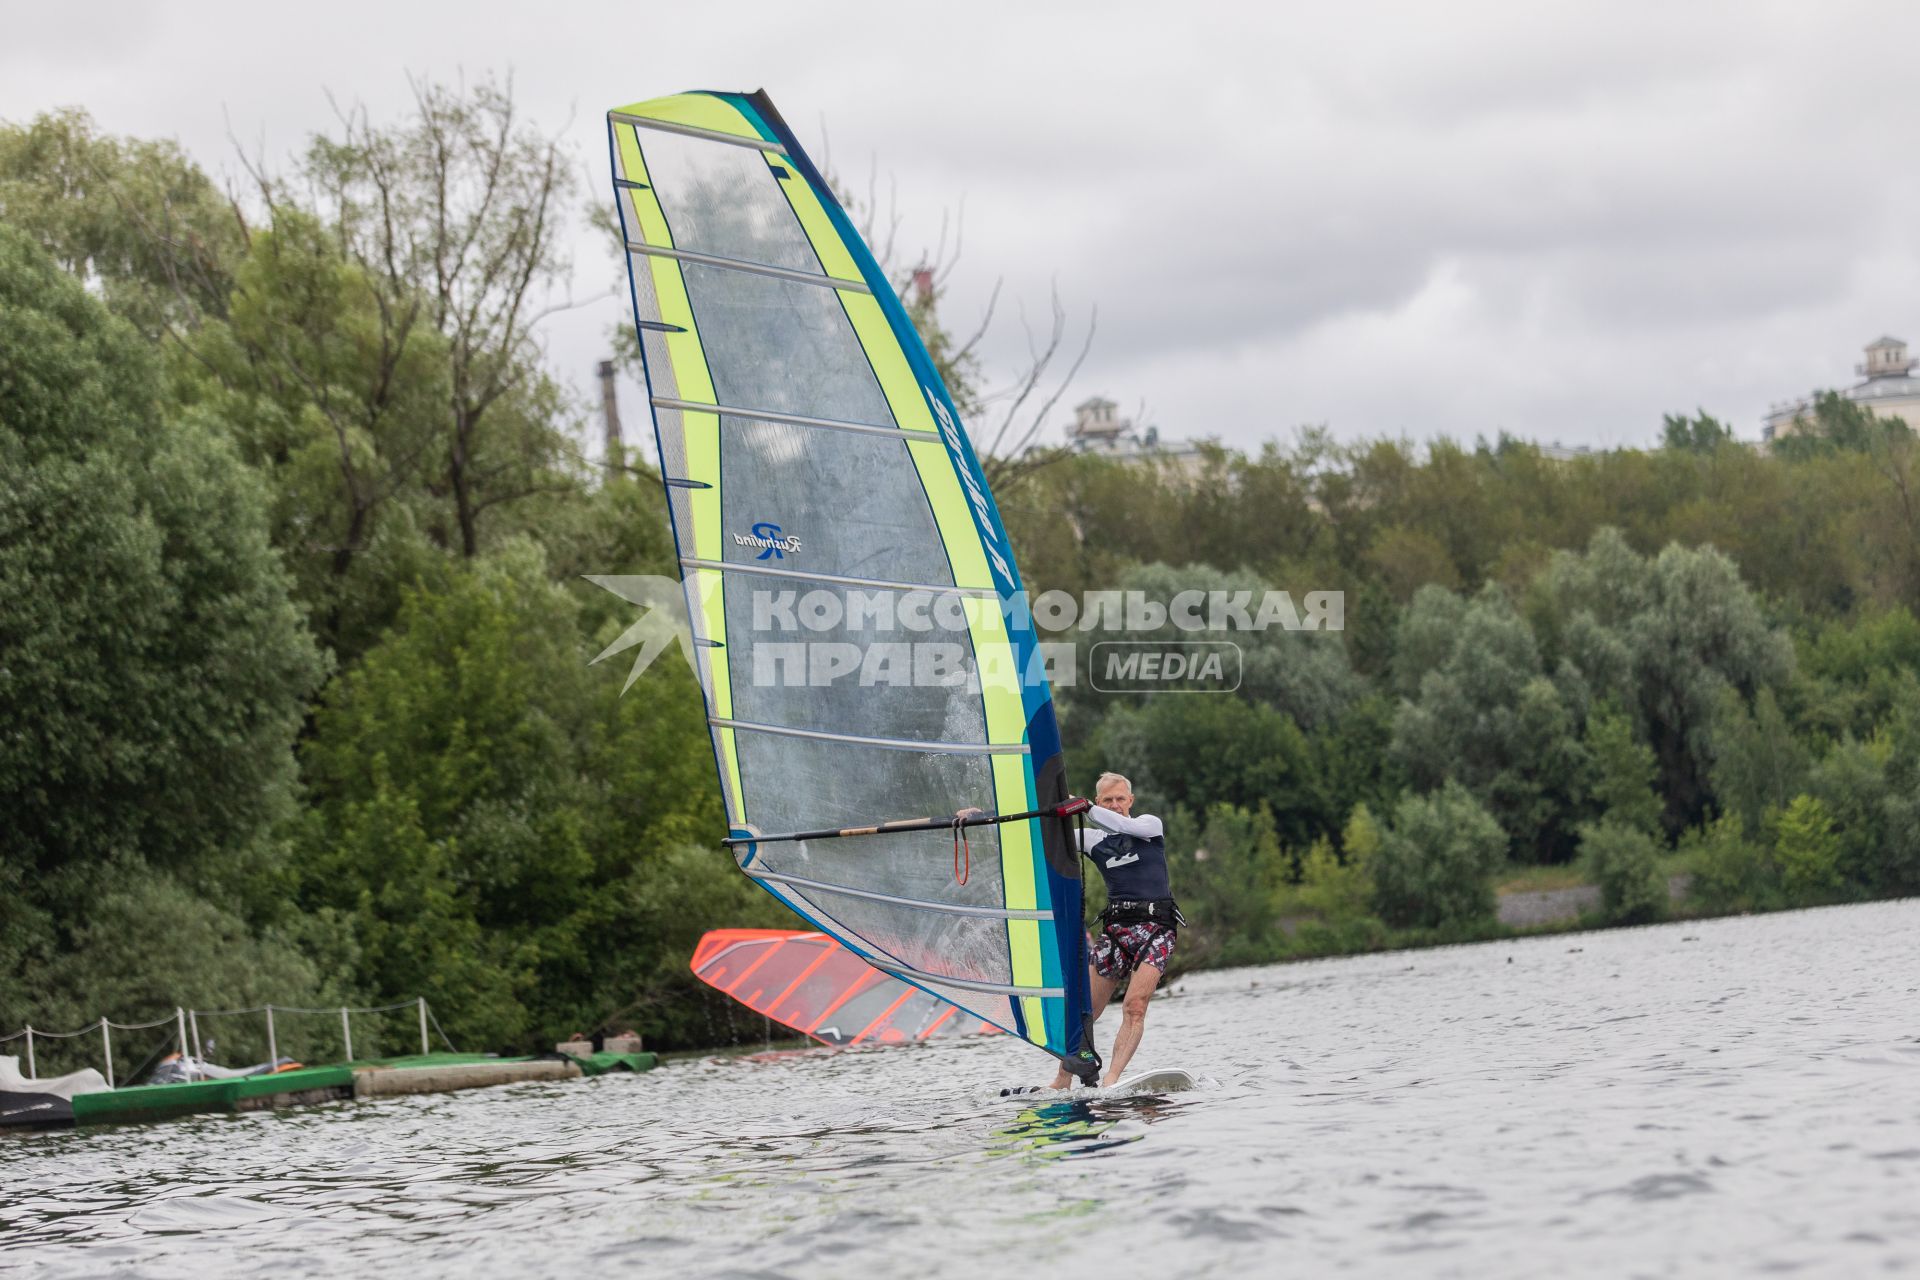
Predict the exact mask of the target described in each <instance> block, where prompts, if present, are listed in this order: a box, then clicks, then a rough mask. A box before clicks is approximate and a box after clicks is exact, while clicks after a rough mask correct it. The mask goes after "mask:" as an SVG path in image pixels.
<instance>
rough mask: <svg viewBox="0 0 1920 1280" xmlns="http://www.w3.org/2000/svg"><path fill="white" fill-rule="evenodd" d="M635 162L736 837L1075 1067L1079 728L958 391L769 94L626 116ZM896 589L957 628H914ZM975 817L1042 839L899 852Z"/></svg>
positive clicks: (944, 992) (642, 247)
mask: <svg viewBox="0 0 1920 1280" xmlns="http://www.w3.org/2000/svg"><path fill="white" fill-rule="evenodd" d="M609 149H610V152H611V155H612V159H613V167H614V177H615V179H616V183H615V185H614V192H613V194H614V199H615V202H616V205H617V207H618V209H619V212H620V219H621V223H622V231H623V237H624V239H625V240H626V241H627V244H628V248H629V254H628V258H627V262H628V268H629V276H630V280H631V283H632V293H633V303H634V312H635V318H636V321H637V327H638V330H639V337H640V348H641V356H642V363H643V366H644V368H645V371H646V378H647V388H648V399H649V404H650V408H651V410H652V413H653V419H654V427H655V438H656V441H657V442H658V445H659V450H660V460H661V468H662V472H663V475H665V476H669V477H672V482H670V483H669V484H668V485H667V489H666V492H667V498H668V511H669V515H670V518H671V520H672V524H673V533H674V540H675V544H676V555H677V557H678V559H679V562H680V564H681V566H682V570H683V574H684V580H685V582H686V586H687V601H688V618H689V621H690V623H691V626H692V630H693V635H694V638H695V640H696V641H697V642H699V644H698V646H697V647H696V649H695V651H694V652H695V656H696V669H697V674H698V675H699V678H700V682H701V688H702V692H703V694H704V695H705V698H706V703H707V716H708V723H709V725H710V727H711V729H712V735H713V748H714V756H715V763H716V766H717V768H718V772H719V777H720V781H721V794H722V799H723V802H724V805H725V809H726V814H727V821H728V827H729V831H728V833H727V834H728V843H730V844H731V845H732V846H733V848H734V853H735V856H736V858H737V859H738V861H739V862H740V865H741V868H742V870H743V871H745V872H746V873H747V874H748V875H749V876H750V877H752V878H753V879H754V880H755V881H756V882H757V883H759V884H760V885H761V887H762V888H764V889H765V890H766V891H767V892H769V893H771V894H772V895H773V896H774V897H776V898H778V899H779V900H780V901H782V902H783V903H785V904H786V905H787V906H788V907H790V908H792V909H793V910H794V911H795V912H796V913H798V914H799V915H801V916H802V917H803V918H804V919H806V920H807V921H808V922H809V923H811V924H813V925H814V926H816V927H818V928H820V929H822V930H824V931H825V932H827V933H828V934H830V935H831V936H832V937H833V938H835V939H837V940H838V941H839V942H840V943H841V944H842V945H843V946H844V948H845V949H846V950H847V952H849V953H852V954H855V955H857V956H859V957H861V958H863V962H871V963H873V964H875V965H876V966H878V967H880V968H882V969H885V970H886V971H887V972H890V973H893V974H895V975H896V976H897V977H898V978H899V979H900V980H902V981H905V982H908V983H911V984H913V985H915V986H917V987H920V988H923V989H924V990H925V991H927V992H928V993H930V994H932V995H935V996H939V997H941V998H942V999H945V1000H949V1001H951V1002H952V1003H954V1004H957V1005H958V1006H960V1007H961V1008H962V1009H964V1010H966V1011H967V1013H968V1014H969V1015H970V1016H973V1017H977V1018H979V1019H982V1020H984V1021H986V1022H988V1023H991V1024H993V1025H995V1026H998V1027H1000V1028H1002V1029H1004V1030H1007V1031H1009V1032H1012V1033H1013V1034H1015V1035H1017V1036H1020V1037H1022V1038H1024V1039H1026V1040H1028V1041H1030V1042H1031V1043H1033V1044H1035V1045H1037V1046H1039V1047H1041V1048H1044V1049H1046V1050H1047V1051H1048V1052H1050V1053H1053V1054H1055V1055H1057V1056H1060V1057H1062V1058H1063V1060H1064V1059H1069V1058H1071V1057H1073V1056H1074V1055H1077V1054H1078V1053H1079V1051H1080V1049H1081V1047H1082V1032H1083V1029H1084V1026H1085V1015H1086V1012H1087V991H1086V985H1087V984H1086V967H1085V964H1086V962H1085V940H1084V934H1083V932H1082V926H1081V921H1080V916H1081V886H1080V881H1079V865H1078V856H1077V855H1076V854H1074V853H1073V852H1072V851H1071V850H1070V849H1069V847H1068V845H1069V840H1068V837H1069V833H1068V832H1067V831H1066V829H1065V824H1064V822H1063V821H1062V820H1060V819H1059V818H1057V817H1054V816H1051V815H1052V806H1055V805H1057V804H1058V802H1059V801H1060V800H1062V799H1064V797H1065V790H1064V769H1063V766H1062V764H1061V761H1060V742H1059V734H1058V731H1057V729H1056V727H1055V724H1054V718H1053V705H1052V698H1051V695H1050V693H1049V691H1048V689H1047V687H1046V683H1045V681H1044V679H1043V678H1041V677H1040V676H1039V674H1038V670H1039V664H1038V662H1037V660H1036V659H1037V654H1038V647H1037V640H1036V638H1035V636H1034V634H1033V631H1032V625H1031V622H1030V621H1029V620H1028V619H1027V618H1026V615H1025V613H1024V610H1022V609H1021V608H1019V603H1020V592H1021V584H1020V577H1019V573H1018V570H1017V568H1016V567H1015V563H1014V559H1013V554H1012V551H1011V548H1010V547H1009V546H1008V544H1007V537H1006V531H1005V529H1004V527H1002V525H1001V522H1000V519H999V514H998V512H997V510H996V509H995V507H994V505H993V499H992V495H991V492H990V489H989V487H988V485H987V482H986V478H985V476H984V474H983V473H982V471H981V468H980V464H979V460H978V459H977V458H976V457H975V456H974V453H973V449H972V445H971V444H970V442H969V441H968V440H967V438H966V434H965V431H964V429H963V428H962V427H961V425H960V420H959V413H958V411H957V409H956V408H955V406H954V404H953V400H952V397H951V396H950V395H949V394H948V392H947V389H946V388H945V386H944V385H943V384H942V383H941V380H940V376H939V374H938V372H937V370H936V369H935V367H934V364H933V361H932V359H931V358H930V357H929V356H928V354H927V351H926V349H925V347H924V346H923V345H922V343H921V342H920V339H919V337H918V335H917V334H916V333H915V332H914V329H913V326H912V323H911V321H910V320H909V319H908V317H907V313H906V310H905V308H904V306H903V305H902V304H901V302H900V299H899V298H898V296H897V295H896V294H895V293H894V291H893V287H892V285H891V284H890V283H889V282H888V280H887V278H886V276H885V274H884V273H883V272H882V271H881V270H880V268H879V266H878V265H877V264H876V263H875V261H874V259H873V256H872V254H871V252H870V251H869V250H868V249H867V247H866V245H865V244H864V243H862V242H861V239H860V236H859V235H858V233H857V232H856V231H855V230H854V228H853V225H852V223H851V222H850V220H849V219H848V218H847V216H846V213H845V211H844V210H843V209H841V208H840V206H839V204H838V203H837V201H836V200H835V199H834V196H833V194H832V191H831V189H830V188H829V186H828V184H827V183H826V181H825V180H824V179H823V178H822V177H821V176H820V174H819V172H818V170H817V169H816V168H815V167H814V165H813V163H812V161H811V160H809V159H808V158H807V156H806V153H805V151H804V149H802V148H801V146H800V144H799V143H798V141H797V140H796V139H795V138H794V137H793V135H792V133H791V131H789V130H788V129H787V127H786V125H785V124H784V123H783V122H782V121H781V120H780V117H779V115H778V113H777V112H775V111H774V109H773V107H772V104H771V103H770V102H768V101H767V99H766V98H765V96H764V95H751V96H743V95H737V94H723V93H688V94H679V95H676V96H674V97H670V98H662V99H658V100H655V101H652V102H644V103H639V104H635V105H632V106H627V107H622V108H620V109H619V110H618V111H615V112H613V113H610V115H609ZM756 152H757V153H758V154H756ZM885 592H892V593H898V594H900V595H903V596H906V597H909V598H910V599H911V600H912V603H913V604H915V605H925V604H926V600H925V599H924V598H922V597H931V598H933V599H934V600H935V601H936V602H937V603H938V604H939V605H940V607H939V608H936V609H933V610H930V611H927V612H926V613H922V614H921V615H918V616H915V617H913V618H911V619H910V620H909V622H908V624H907V625H905V626H902V625H899V620H898V619H896V618H892V617H889V616H885V615H884V614H883V613H881V612H877V611H876V607H875V606H876V604H884V603H887V602H886V601H876V598H875V597H876V596H877V595H878V594H879V593H885ZM796 600H802V601H805V602H807V606H808V607H807V608H805V609H802V610H799V611H798V613H797V614H796V610H795V608H794V602H795V601H796ZM929 615H930V616H929ZM796 616H798V617H800V618H802V619H804V620H805V623H806V625H805V626H804V627H801V628H800V629H798V630H796V629H795V623H794V618H795V617H796ZM897 651H905V652H906V658H907V659H910V660H900V653H899V652H897ZM923 658H925V659H927V660H926V661H925V662H924V663H923V661H922V659H923ZM903 673H904V675H903ZM969 807H972V808H979V809H982V810H986V811H989V812H993V813H1001V814H1010V815H1022V816H1019V817H1018V818H1017V819H1011V820H1008V821H1006V822H1004V823H1003V824H1001V825H996V826H994V827H992V828H990V829H980V830H975V831H972V832H970V833H969V834H967V835H966V836H965V837H963V838H961V839H956V837H955V834H954V833H952V832H948V833H941V832H939V831H929V830H917V829H916V830H887V829H886V826H887V819H888V818H889V817H890V816H893V817H897V816H899V815H907V814H940V813H948V814H951V813H954V812H956V811H958V810H960V809H963V808H969ZM862 826H864V827H867V828H870V829H869V830H868V831H867V832H866V833H865V834H860V835H857V836H856V837H855V838H852V839H844V840H827V841H805V840H796V841H792V842H786V843H760V842H757V841H756V840H755V839H754V837H755V833H757V832H767V831H780V832H805V831H810V830H816V829H822V828H829V827H838V828H855V827H862ZM866 999H867V995H866V993H864V992H863V993H862V994H861V995H859V996H858V997H856V998H855V999H853V1000H852V1001H851V1002H850V1003H849V1005H848V1007H849V1008H851V1007H852V1006H853V1005H856V1004H861V1003H862V1002H863V1001H865V1000H866ZM880 1012H882V1010H879V1009H876V1010H874V1013H876V1014H877V1013H880ZM836 1017H837V1015H836ZM868 1020H871V1019H870V1018H869V1019H868Z"/></svg>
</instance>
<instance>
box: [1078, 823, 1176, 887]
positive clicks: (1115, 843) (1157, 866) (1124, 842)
mask: <svg viewBox="0 0 1920 1280" xmlns="http://www.w3.org/2000/svg"><path fill="white" fill-rule="evenodd" d="M1087 856H1088V857H1089V858H1092V859H1093V865H1094V866H1096V867H1099V868H1100V875H1101V878H1102V879H1104V880H1105V881H1106V882H1107V900H1108V901H1109V902H1119V901H1134V902H1151V901H1154V900H1156V899H1160V898H1171V897H1172V896H1173V885H1172V884H1171V882H1170V881H1169V880H1168V878H1167V841H1166V838H1165V837H1164V836H1159V837H1155V838H1154V839H1152V840H1145V839H1142V838H1141V837H1139V836H1123V835H1120V834H1118V833H1112V832H1110V833H1108V835H1107V837H1106V839H1104V840H1102V841H1101V842H1100V843H1099V844H1096V845H1095V846H1093V851H1092V852H1091V853H1089V854H1087Z"/></svg>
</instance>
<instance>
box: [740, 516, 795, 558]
mask: <svg viewBox="0 0 1920 1280" xmlns="http://www.w3.org/2000/svg"><path fill="white" fill-rule="evenodd" d="M733 542H734V545H735V546H739V547H758V548H760V554H759V555H757V556H755V557H754V559H755V560H784V559H786V558H787V555H788V553H790V552H794V551H798V550H799V549H800V539H798V538H796V537H794V536H792V535H791V534H785V535H783V534H782V533H781V532H780V526H779V525H777V524H773V523H771V522H770V521H766V520H762V521H761V522H760V523H759V524H756V525H755V526H753V532H752V533H736V534H734V535H733Z"/></svg>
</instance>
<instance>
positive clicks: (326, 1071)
mask: <svg viewBox="0 0 1920 1280" xmlns="http://www.w3.org/2000/svg"><path fill="white" fill-rule="evenodd" d="M658 1062H659V1058H658V1056H657V1055H655V1054H651V1053H595V1054H589V1055H586V1056H583V1057H575V1056H572V1055H568V1054H547V1055H544V1056H542V1057H538V1058H492V1057H487V1056H485V1055H482V1054H477V1053H427V1054H416V1055H413V1056H410V1057H404V1058H379V1059H372V1060H368V1061H362V1062H344V1063H339V1064H337V1065H334V1066H325V1067H296V1068H294V1069H292V1070H290V1071H276V1072H274V1073H273V1074H271V1075H259V1076H239V1077H237V1078H234V1079H231V1080H195V1081H191V1082H183V1083H178V1084H151V1085H139V1086H135V1087H132V1088H126V1089H104V1090H101V1091H100V1092H98V1093H82V1094H77V1095H75V1096H74V1099H73V1122H74V1123H75V1124H117V1123H120V1122H123V1121H128V1120H168V1119H172V1118H174V1117H176V1116H185V1115H200V1114H205V1113H208V1112H223V1111H224V1112H233V1111H273V1110H278V1109H280V1108H282V1107H305V1106H315V1105H318V1104H321V1103H327V1102H344V1101H348V1100H351V1099H354V1098H389V1097H397V1096H400V1095H403V1094H416V1093H448V1092H452V1091H453V1090H456V1089H480V1088H486V1087H488V1086H491V1085H498V1084H522V1083H526V1082H528V1081H536V1080H575V1079H578V1078H580V1077H581V1076H597V1075H603V1074H605V1073H607V1072H610V1071H651V1070H652V1069H653V1068H654V1066H655V1065H657V1064H658Z"/></svg>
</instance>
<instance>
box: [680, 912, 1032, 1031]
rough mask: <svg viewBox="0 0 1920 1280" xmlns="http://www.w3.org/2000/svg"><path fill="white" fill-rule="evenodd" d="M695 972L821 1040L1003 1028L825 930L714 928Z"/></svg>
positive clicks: (698, 950) (696, 957) (697, 952)
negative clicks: (894, 973)
mask: <svg viewBox="0 0 1920 1280" xmlns="http://www.w3.org/2000/svg"><path fill="white" fill-rule="evenodd" d="M692 968H693V973H694V976H695V977H697V978H699V979H700V981H702V982H704V983H706V984H707V985H708V986H710V987H712V988H713V989H714V990H716V991H720V992H723V993H725V994H726V995H729V996H732V997H733V998H734V999H735V1000H738V1001H739V1002H740V1003H741V1004H744V1005H745V1006H747V1008H749V1009H751V1010H753V1011H754V1012H755V1013H759V1014H764V1015H766V1016H767V1017H769V1018H772V1019H773V1020H774V1021H775V1022H778V1023H780V1024H782V1025H783V1026H788V1027H792V1028H793V1029H794V1030H795V1031H798V1032H800V1033H801V1034H803V1035H809V1036H812V1037H813V1038H814V1039H815V1040H818V1041H820V1042H821V1043H822V1044H830V1045H847V1046H851V1045H857V1044H903V1043H907V1042H911V1041H915V1040H931V1039H933V1038H935V1037H937V1036H966V1035H977V1034H980V1033H982V1032H986V1033H989V1034H990V1033H992V1032H994V1031H995V1030H996V1028H994V1027H990V1026H988V1025H987V1024H986V1023H985V1022H982V1021H981V1020H980V1019H979V1018H976V1017H975V1016H974V1015H972V1014H970V1013H968V1012H967V1011H966V1010H965V1009H962V1008H961V1007H960V1006H958V1005H954V1004H948V1003H947V1002H946V1001H945V1000H941V999H939V998H938V997H936V996H932V995H929V994H928V993H927V992H925V991H922V990H921V989H920V988H918V987H916V986H913V985H911V984H909V983H906V982H902V981H901V980H900V979H898V978H894V977H890V976H888V975H887V974H884V973H882V972H880V970H878V969H876V968H874V967H873V966H872V965H870V964H868V963H867V962H866V961H865V960H862V959H861V958H860V957H859V956H857V955H855V954H854V953H853V952H851V951H849V950H847V949H846V948H845V947H843V946H841V945H840V943H839V942H838V941H837V940H836V939H834V938H833V937H832V936H830V935H828V934H824V933H802V932H798V931H796V930H793V929H711V930H709V931H708V932H707V933H706V934H705V935H704V936H703V937H702V938H701V939H700V942H699V945H697V946H696V947H694V949H693V962H692Z"/></svg>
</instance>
